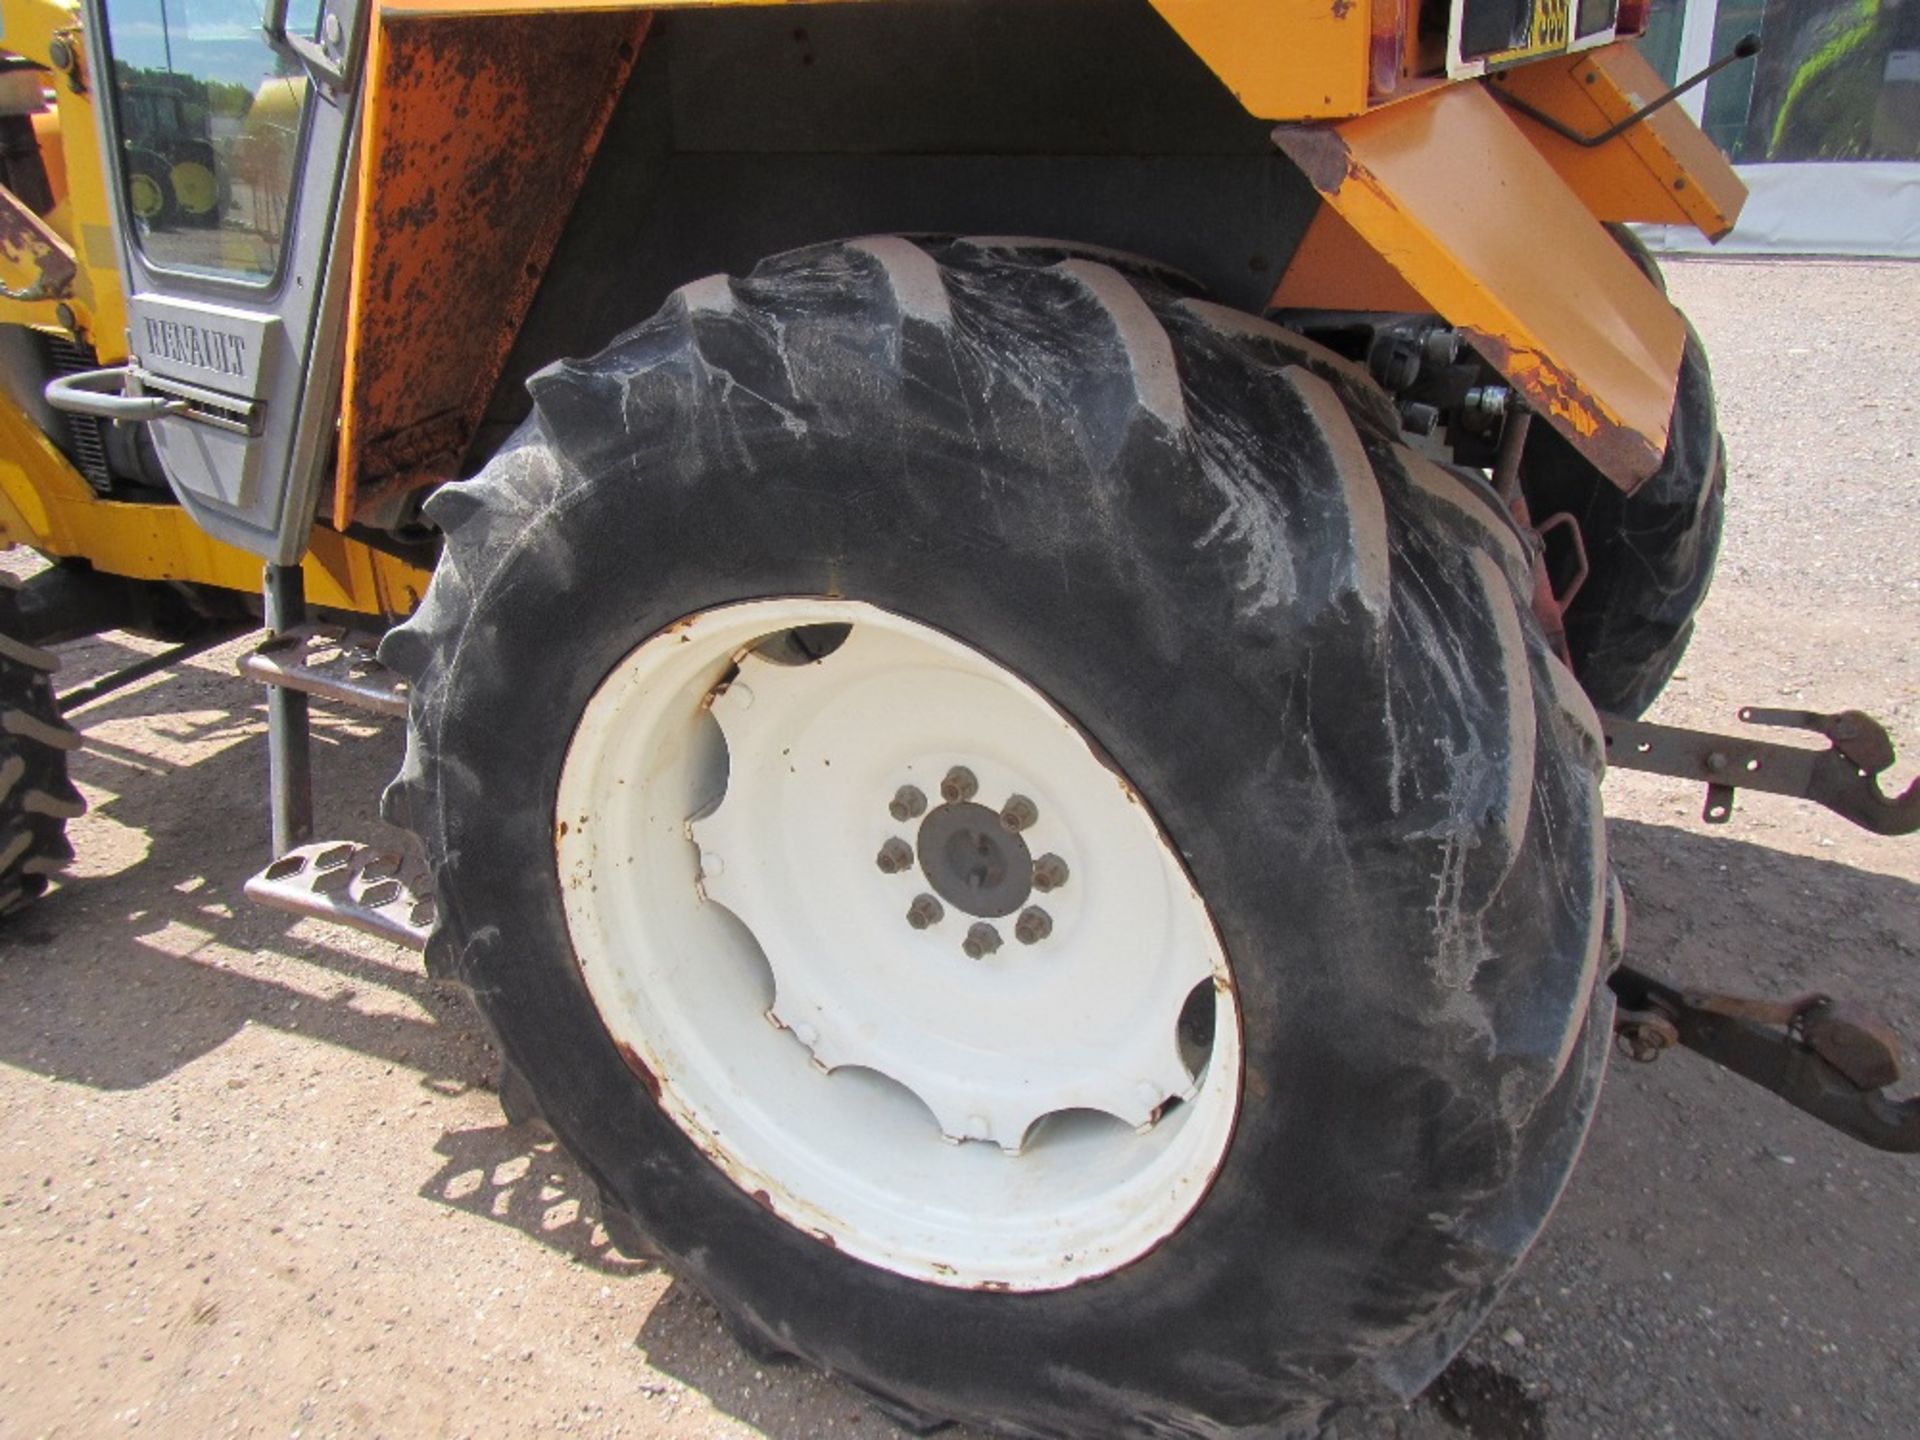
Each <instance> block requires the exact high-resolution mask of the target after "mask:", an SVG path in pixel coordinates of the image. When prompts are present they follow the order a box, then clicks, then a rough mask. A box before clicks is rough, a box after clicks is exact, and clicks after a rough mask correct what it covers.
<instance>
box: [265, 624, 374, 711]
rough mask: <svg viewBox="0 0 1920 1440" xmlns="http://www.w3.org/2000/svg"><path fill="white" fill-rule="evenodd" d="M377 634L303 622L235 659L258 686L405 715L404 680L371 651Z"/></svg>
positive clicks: (269, 637) (272, 636) (363, 708)
mask: <svg viewBox="0 0 1920 1440" xmlns="http://www.w3.org/2000/svg"><path fill="white" fill-rule="evenodd" d="M379 643H380V639H379V637H378V636H376V635H362V634H356V633H355V632H353V631H351V630H347V629H345V628H343V627H341V626H339V625H302V626H299V627H298V628H296V629H293V630H288V631H286V632H284V633H283V634H279V635H270V636H268V637H267V639H265V640H264V641H262V642H261V643H260V644H259V645H258V646H257V647H256V648H254V649H253V650H250V651H248V652H247V653H246V654H245V655H242V656H241V657H240V673H241V674H242V675H244V676H246V677H247V678H248V679H249V680H258V681H259V682H260V683H261V684H263V685H278V686H281V687H283V688H285V689H288V690H299V691H302V692H304V693H305V694H308V695H317V696H319V697H320V698H321V699H323V700H338V701H339V702H340V703H341V704H343V705H353V706H357V707H358V708H359V709H362V710H371V711H373V712H374V713H375V714H377V715H399V716H402V717H404V716H405V715H406V713H407V682H406V681H405V680H402V679H401V678H400V677H399V676H398V675H396V674H395V673H394V672H393V671H391V670H389V669H388V668H387V667H386V666H384V665H382V664H381V663H380V661H379V659H378V658H377V657H376V656H375V655H374V647H376V646H377V645H378V644H379Z"/></svg>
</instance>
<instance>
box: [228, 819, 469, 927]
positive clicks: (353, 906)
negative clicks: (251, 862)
mask: <svg viewBox="0 0 1920 1440" xmlns="http://www.w3.org/2000/svg"><path fill="white" fill-rule="evenodd" d="M246 890H247V898H248V899H250V900H254V901H257V902H258V903H260V904H262V905H266V906H268V907H270V908H272V909H274V910H284V911H286V912H287V913H288V914H291V915H310V916H313V917H315V918H317V919H321V920H331V921H333V922H334V923H335V924H339V925H350V926H352V927H353V928H354V929H356V930H364V931H366V932H367V933H368V934H370V935H378V936H380V937H381V939H383V940H391V941H394V942H395V943H396V944H400V945H407V946H411V947H412V948H413V949H416V950H419V949H424V948H425V946H426V943H427V933H428V931H430V930H431V929H432V928H433V917H434V902H433V882H432V877H431V876H429V875H428V874H427V870H426V867H425V866H424V865H422V864H421V863H420V862H419V861H418V860H416V859H415V858H413V857H412V856H409V855H406V854H403V853H401V852H398V851H383V850H376V849H375V848H374V847H373V846H371V845H356V844H354V843H353V842H351V841H347V840H321V841H316V842H315V843H313V844H311V845H301V846H297V847H296V848H294V849H292V850H289V851H288V852H287V853H286V854H284V855H282V856H281V857H280V858H279V859H278V860H275V861H274V862H273V863H272V864H271V865H269V866H267V868H266V869H264V870H262V871H261V872H260V873H259V874H258V875H256V876H254V877H253V878H252V879H251V880H249V881H247V886H246Z"/></svg>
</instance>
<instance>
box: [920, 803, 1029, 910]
mask: <svg viewBox="0 0 1920 1440" xmlns="http://www.w3.org/2000/svg"><path fill="white" fill-rule="evenodd" d="M914 849H915V853H916V854H917V855H918V857H919V860H920V868H921V870H922V871H923V872H925V874H926V877H927V883H928V884H929V885H931V886H932V887H933V890H934V893H935V894H936V895H938V896H939V897H940V898H941V899H942V900H944V901H946V902H947V903H948V904H949V905H951V906H953V907H954V908H955V909H957V910H963V911H965V912H966V913H967V914H969V915H973V916H977V917H979V918H980V919H983V920H994V919H998V918H999V917H1000V916H1002V915H1011V914H1013V912H1014V911H1016V910H1018V909H1019V908H1020V907H1021V906H1022V905H1024V904H1026V903H1027V897H1028V896H1029V895H1031V894H1032V893H1033V852H1032V851H1030V850H1029V849H1028V848H1027V842H1026V841H1024V840H1022V839H1021V838H1020V836H1019V835H1018V834H1017V833H1015V832H1014V831H1011V830H1008V829H1007V828H1006V827H1005V826H1004V825H1002V824H1001V823H1000V817H999V816H998V815H996V814H995V813H994V812H993V811H991V810H989V809H987V807H986V806H984V805H976V804H975V803H974V802H972V801H971V800H966V801H962V802H961V803H959V804H957V805H941V806H939V807H938V808H936V809H934V810H930V811H928V812H927V818H926V819H925V820H923V821H921V822H920V838H919V841H918V842H917V844H916V845H915V847H914Z"/></svg>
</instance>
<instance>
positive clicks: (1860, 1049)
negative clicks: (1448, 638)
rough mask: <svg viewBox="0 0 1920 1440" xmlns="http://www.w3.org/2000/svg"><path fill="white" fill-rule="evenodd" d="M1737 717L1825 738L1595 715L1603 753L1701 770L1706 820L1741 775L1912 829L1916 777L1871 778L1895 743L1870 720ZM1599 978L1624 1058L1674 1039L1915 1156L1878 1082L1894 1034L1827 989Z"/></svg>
mask: <svg viewBox="0 0 1920 1440" xmlns="http://www.w3.org/2000/svg"><path fill="white" fill-rule="evenodd" d="M1740 718H1741V719H1742V720H1743V721H1745V722H1746V723H1747V724H1749V725H1773V726H1780V727H1782V728H1786V729H1793V730H1807V731H1811V732H1812V733H1814V734H1816V735H1822V736H1825V737H1826V739H1827V740H1828V741H1830V742H1831V743H1830V744H1829V745H1828V747H1827V748H1826V749H1825V750H1808V749H1803V748H1800V747H1797V746H1792V745H1778V744H1773V743H1771V742H1768V741H1762V740H1748V739H1745V738H1742V737H1739V736H1734V735H1716V734H1714V733H1713V732H1711V731H1707V730H1685V729H1681V728H1679V727H1678V726H1673V725H1650V724H1647V723H1646V722H1645V721H1641V720H1626V719H1622V718H1621V717H1620V716H1617V715H1602V716H1601V717H1600V723H1601V729H1602V731H1603V732H1604V734H1605V735H1606V741H1607V763H1608V764H1609V765H1613V766H1617V767H1619V768H1620V769H1623V770H1645V771H1648V772H1650V773H1652V774H1655V775H1670V776H1673V777H1674V778H1676V779H1680V780H1699V781H1704V782H1705V783H1706V786H1707V805H1706V811H1705V818H1706V819H1707V820H1708V821H1709V822H1711V823H1713V824H1725V823H1726V821H1727V820H1728V818H1729V817H1730V816H1731V815H1732V814H1733V795H1734V790H1735V788H1736V786H1739V787H1744V788H1746V789H1750V790H1769V791H1772V792H1773V793H1775V794H1777V795H1791V796H1794V797H1796V798H1798V799H1804V800H1812V801H1814V802H1816V803H1817V804H1821V805H1824V806H1826V807H1827V809H1829V810H1831V811H1833V812H1834V813H1835V814H1836V815H1840V816H1843V817H1845V818H1846V819H1848V820H1851V821H1853V823H1854V824H1856V825H1860V826H1863V827H1864V828H1866V829H1868V830H1871V831H1873V832H1875V833H1876V834H1879V835H1907V834H1911V833H1912V832H1913V831H1915V830H1920V780H1915V781H1914V782H1913V783H1912V784H1911V785H1909V786H1907V789H1906V792H1905V793H1904V794H1902V795H1899V796H1889V795H1887V794H1885V793H1883V792H1882V790H1881V789H1880V782H1879V777H1880V775H1881V774H1882V773H1883V772H1885V771H1886V770H1887V769H1888V768H1889V767H1891V766H1892V764H1893V762H1894V753H1893V741H1892V740H1891V739H1890V738H1889V737H1888V735H1887V732H1886V730H1885V728H1884V727H1883V726H1881V725H1880V724H1879V722H1878V721H1876V720H1874V719H1873V718H1872V717H1870V716H1867V715H1863V714H1861V713H1860V712H1859V711H1858V710H1846V711H1842V712H1841V713H1840V714H1838V715H1819V714H1815V713H1814V712H1812V711H1809V710H1762V709H1754V708H1748V709H1745V710H1742V711H1741V712H1740ZM1608 983H1609V984H1611V985H1612V987H1613V992H1614V994H1615V995H1616V996H1617V997H1618V999H1619V1001H1620V1007H1619V1010H1618V1012H1617V1013H1616V1015H1615V1017H1614V1024H1613V1031H1614V1039H1615V1040H1616V1042H1617V1043H1618V1044H1619V1046H1620V1049H1621V1050H1622V1051H1623V1052H1624V1053H1625V1054H1626V1055H1627V1056H1629V1057H1630V1058H1632V1059H1634V1060H1640V1061H1652V1060H1657V1059H1659V1057H1660V1056H1661V1055H1662V1054H1663V1053H1665V1052H1666V1051H1667V1050H1669V1049H1671V1048H1672V1047H1673V1046H1675V1045H1684V1046H1685V1047H1686V1048H1687V1049H1689V1050H1691V1051H1693V1052H1694V1053H1695V1054H1696V1055H1700V1056H1703V1057H1704V1058H1706V1059H1708V1060H1711V1061H1713V1063H1714V1064H1716V1065H1721V1066H1724V1067H1725V1068H1727V1069H1728V1070H1731V1071H1733V1072H1734V1073H1735V1074H1736V1075H1742V1076H1744V1077H1746V1078H1747V1079H1748V1080H1751V1081H1753V1083H1754V1084H1756V1085H1759V1086H1762V1087H1763V1088H1765V1089H1768V1090H1771V1091H1772V1092H1773V1093H1774V1094H1776V1095H1778V1096H1779V1097H1780V1098H1781V1099H1783V1100H1785V1101H1786V1102H1787V1103H1788V1104H1789V1105H1793V1106H1795V1107H1797V1108H1798V1109H1801V1110H1804V1111H1806V1112H1807V1114H1809V1115H1811V1116H1813V1117H1814V1118H1815V1119H1816V1120H1821V1121H1824V1122H1825V1123H1826V1124H1828V1125H1831V1126H1832V1127H1833V1128H1834V1129H1836V1130H1839V1131H1841V1132H1842V1133H1843V1134H1847V1135H1851V1136H1852V1137H1853V1138H1854V1139H1856V1140H1859V1141H1862V1142H1863V1143H1865V1144H1868V1145H1871V1146H1873V1147H1874V1148H1875V1149H1878V1150H1892V1151H1896V1152H1898V1153H1900V1154H1916V1153H1920V1097H1916V1098H1914V1099H1910V1100H1892V1099H1889V1098H1888V1097H1887V1093H1886V1092H1887V1087H1888V1086H1890V1085H1892V1084H1894V1082H1895V1081H1897V1080H1898V1079H1899V1078H1900V1042H1899V1038H1898V1037H1897V1036H1896V1035H1895V1034H1894V1033H1893V1031H1892V1030H1891V1029H1889V1028H1888V1027H1887V1025H1886V1024H1885V1023H1884V1022H1882V1021H1881V1020H1879V1019H1878V1018H1876V1017H1875V1016H1873V1015H1870V1014H1868V1013H1867V1012H1866V1011H1864V1010H1860V1009H1857V1008H1856V1007H1854V1006H1851V1005H1848V1004H1845V1003H1843V1002H1841V1001H1836V1000H1833V999H1830V998H1829V997H1827V996H1825V995H1803V996H1801V997H1800V998H1799V999H1797V1000H1785V1001H1781V1000H1751V999H1745V998H1743V997H1741V996H1737V995H1715V994H1710V993H1706V992H1702V991H1691V990H1682V989H1679V988H1677V987H1676V986H1673V985H1670V984H1668V983H1667V982H1666V981H1664V980H1659V979H1656V978H1655V977H1653V976H1651V975H1648V974H1645V973H1644V972H1642V971H1639V970H1635V969H1632V968H1630V967H1627V966H1622V967H1621V968H1620V969H1618V970H1616V971H1614V973H1613V975H1612V976H1611V977H1610V979H1609V982H1608Z"/></svg>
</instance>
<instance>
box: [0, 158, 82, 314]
mask: <svg viewBox="0 0 1920 1440" xmlns="http://www.w3.org/2000/svg"><path fill="white" fill-rule="evenodd" d="M79 270H80V267H79V263H78V262H77V261H76V260H75V259H74V256H73V251H72V250H71V249H70V248H69V247H68V245H67V243H66V241H64V240H62V239H61V238H60V237H59V236H58V235H56V234H54V233H53V231H52V230H51V229H50V228H49V227H48V225H47V222H46V221H44V220H42V219H41V218H40V217H39V216H38V215H36V214H34V213H33V211H32V209H31V208H29V206H28V205H27V203H26V202H25V201H24V200H22V199H21V198H20V197H19V196H18V195H16V194H14V193H13V191H11V190H9V189H7V188H6V187H5V186H4V185H0V283H4V284H5V286H6V288H7V289H8V290H10V291H12V292H13V298H15V299H27V298H31V299H35V300H58V299H60V298H61V297H63V296H66V295H71V294H72V293H73V280H74V276H75V275H77V274H78V273H79Z"/></svg>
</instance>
